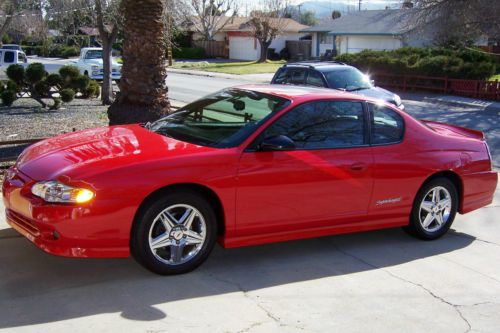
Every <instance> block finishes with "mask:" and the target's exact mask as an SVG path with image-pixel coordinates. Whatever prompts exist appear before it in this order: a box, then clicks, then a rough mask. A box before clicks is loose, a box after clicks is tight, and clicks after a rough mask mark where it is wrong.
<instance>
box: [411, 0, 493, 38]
mask: <svg viewBox="0 0 500 333" xmlns="http://www.w3.org/2000/svg"><path fill="white" fill-rule="evenodd" d="M414 4H415V6H414V7H415V10H413V11H412V17H413V20H414V21H415V22H416V25H417V26H420V27H422V28H423V27H426V26H428V25H429V24H432V25H433V26H435V27H437V29H438V32H437V34H436V42H437V43H439V44H455V45H460V44H466V43H467V41H471V40H474V39H476V38H477V37H478V36H480V35H488V36H491V37H496V36H500V6H498V4H497V3H496V2H495V1H491V0H415V1H414Z"/></svg>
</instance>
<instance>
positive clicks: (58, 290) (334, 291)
mask: <svg viewBox="0 0 500 333" xmlns="http://www.w3.org/2000/svg"><path fill="white" fill-rule="evenodd" d="M167 83H168V86H169V96H170V97H171V98H172V99H173V100H176V101H180V102H190V101H193V100H195V99H197V98H199V97H201V96H204V95H206V94H209V93H212V92H215V91H217V90H220V89H222V88H225V87H229V86H234V85H238V84H245V83H255V81H250V80H239V79H228V78H223V77H207V76H193V75H186V74H179V73H169V77H168V78H167ZM403 99H404V104H405V105H406V108H407V109H406V110H407V112H408V113H410V114H413V115H415V116H416V117H418V118H425V119H433V120H439V121H446V122H450V123H455V124H458V125H461V126H466V127H471V128H476V129H480V130H483V131H485V132H486V133H487V136H488V142H489V144H490V148H491V150H492V154H493V156H494V161H495V162H494V163H495V165H496V166H499V165H500V129H499V127H500V126H499V124H498V112H497V111H490V110H486V109H484V108H483V107H481V106H476V107H475V106H468V107H465V106H451V105H448V104H443V103H437V102H436V101H433V100H430V99H428V98H426V96H424V95H417V94H406V95H403ZM3 212H4V208H3V205H2V204H1V203H0V274H1V276H2V278H1V279H0V332H3V331H5V332H9V331H12V330H13V329H16V332H51V333H57V332H64V333H65V332H68V331H70V332H88V331H90V330H92V331H98V332H117V331H123V332H125V331H127V332H129V331H130V332H175V331H189V332H276V331H280V332H281V331H282V332H299V331H300V332H365V331H370V332H387V331H394V332H400V331H405V332H453V333H454V332H468V331H474V332H495V333H496V332H498V331H499V330H500V316H499V315H498V314H499V313H500V301H499V300H500V265H499V264H498V258H500V223H499V222H500V220H499V218H498V216H500V188H497V191H496V195H495V199H494V202H493V204H491V205H490V206H488V207H486V208H483V209H480V210H477V211H474V212H472V213H470V214H467V215H457V218H456V220H455V223H454V225H453V226H452V230H450V232H449V233H448V234H447V235H445V236H444V237H443V238H441V239H439V240H436V241H431V242H425V241H420V240H417V239H414V238H412V237H410V236H408V235H407V234H406V233H404V232H403V231H402V230H400V229H387V230H381V231H373V232H363V233H356V234H349V235H338V236H331V237H323V238H316V239H306V240H299V241H292V242H284V243H277V244H270V245H263V246H255V247H247V248H239V249H231V250H223V249H221V248H220V247H219V246H216V248H215V250H214V252H213V253H212V255H211V256H210V257H209V259H208V261H207V262H206V263H205V264H204V265H202V266H201V267H200V268H199V269H197V270H195V271H194V272H192V273H189V274H185V275H179V276H168V277H162V276H157V275H154V274H152V273H150V272H148V271H146V270H144V269H143V268H141V267H140V266H139V265H138V264H136V263H135V262H134V261H133V260H132V259H68V258H61V257H54V256H51V255H48V254H45V253H43V252H42V251H41V250H39V249H37V248H36V247H35V246H34V245H32V244H31V243H30V242H29V241H28V240H26V239H24V238H22V237H21V236H19V235H18V234H17V233H16V232H14V231H13V230H12V229H11V228H9V227H8V225H7V224H6V223H5V217H4V213H3Z"/></svg>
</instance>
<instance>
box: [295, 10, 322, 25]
mask: <svg viewBox="0 0 500 333" xmlns="http://www.w3.org/2000/svg"><path fill="white" fill-rule="evenodd" d="M299 22H300V23H302V24H305V25H316V24H318V22H319V20H318V19H317V18H316V14H315V13H314V12H313V11H312V10H306V11H305V12H302V13H300V20H299Z"/></svg>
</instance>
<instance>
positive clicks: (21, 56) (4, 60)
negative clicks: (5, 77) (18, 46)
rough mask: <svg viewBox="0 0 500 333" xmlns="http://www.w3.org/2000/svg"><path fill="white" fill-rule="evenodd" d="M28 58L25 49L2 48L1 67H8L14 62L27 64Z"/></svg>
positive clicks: (0, 51) (0, 54) (0, 55)
mask: <svg viewBox="0 0 500 333" xmlns="http://www.w3.org/2000/svg"><path fill="white" fill-rule="evenodd" d="M27 62H28V58H26V54H25V53H24V52H23V51H19V50H10V49H0V67H2V68H3V69H6V68H7V67H9V66H10V65H13V64H26V63H27Z"/></svg>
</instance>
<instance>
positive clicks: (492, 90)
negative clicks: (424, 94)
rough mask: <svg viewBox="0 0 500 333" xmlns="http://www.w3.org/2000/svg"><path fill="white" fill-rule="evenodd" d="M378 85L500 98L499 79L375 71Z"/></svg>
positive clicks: (407, 89) (492, 98) (374, 77)
mask: <svg viewBox="0 0 500 333" xmlns="http://www.w3.org/2000/svg"><path fill="white" fill-rule="evenodd" d="M371 77H372V78H373V79H374V80H375V81H376V83H377V85H378V86H381V87H385V88H389V89H391V88H392V89H398V90H402V91H419V90H424V91H434V92H437V93H443V94H452V95H459V96H465V97H474V98H482V99H490V100H497V101H498V100H500V82H499V81H481V80H462V79H449V78H446V77H432V76H411V75H391V74H382V73H375V74H371Z"/></svg>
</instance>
